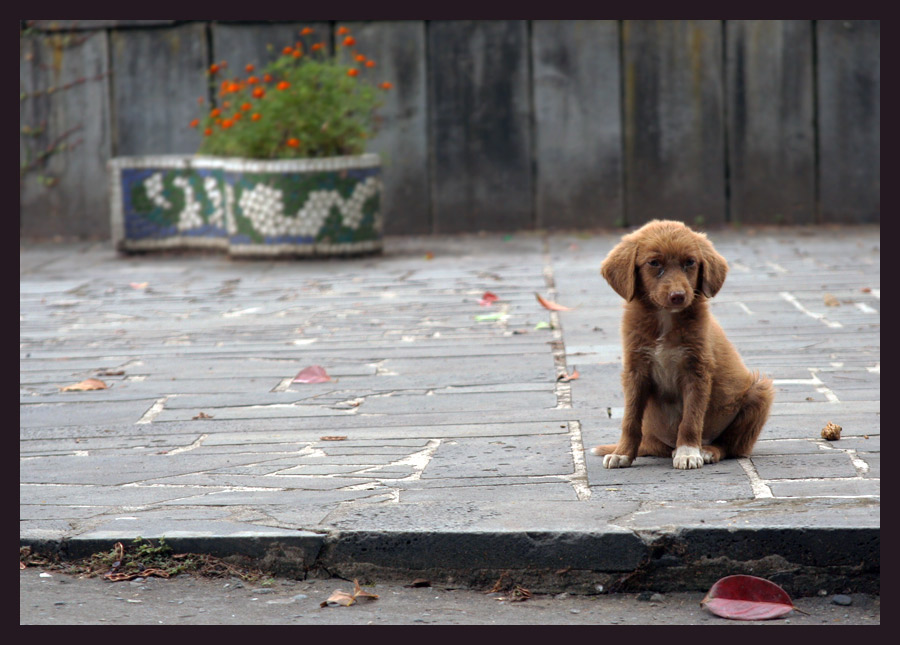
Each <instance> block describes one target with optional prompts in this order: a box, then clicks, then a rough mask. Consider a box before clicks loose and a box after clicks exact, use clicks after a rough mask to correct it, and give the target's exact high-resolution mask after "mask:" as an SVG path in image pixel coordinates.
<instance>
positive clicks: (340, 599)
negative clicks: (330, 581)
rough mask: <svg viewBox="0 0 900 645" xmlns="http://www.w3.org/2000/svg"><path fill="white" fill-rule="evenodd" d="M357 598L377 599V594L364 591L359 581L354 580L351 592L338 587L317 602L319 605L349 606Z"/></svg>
mask: <svg viewBox="0 0 900 645" xmlns="http://www.w3.org/2000/svg"><path fill="white" fill-rule="evenodd" d="M358 598H363V599H365V600H377V599H378V594H374V593H369V592H368V591H365V590H364V589H363V588H362V587H360V586H359V581H358V580H354V581H353V593H352V594H351V593H347V592H346V591H342V590H340V589H335V590H334V592H333V593H332V594H331V595H330V596H328V599H327V600H324V601H322V602H321V603H319V607H329V606H331V607H334V606H339V607H349V606H350V605H353V604H355V603H356V601H357V599H358Z"/></svg>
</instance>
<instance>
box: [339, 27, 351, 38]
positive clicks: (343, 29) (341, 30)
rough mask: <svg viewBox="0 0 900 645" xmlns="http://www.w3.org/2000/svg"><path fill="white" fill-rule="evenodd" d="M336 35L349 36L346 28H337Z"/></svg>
mask: <svg viewBox="0 0 900 645" xmlns="http://www.w3.org/2000/svg"><path fill="white" fill-rule="evenodd" d="M337 33H338V36H343V35H344V34H349V33H350V30H349V29H347V28H346V27H338V31H337Z"/></svg>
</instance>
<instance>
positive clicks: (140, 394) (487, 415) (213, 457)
mask: <svg viewBox="0 0 900 645" xmlns="http://www.w3.org/2000/svg"><path fill="white" fill-rule="evenodd" d="M621 234H622V231H593V232H584V233H578V234H567V233H553V234H545V233H517V234H514V235H511V236H508V235H498V234H485V235H460V236H434V237H395V238H388V239H386V241H385V251H384V253H383V254H381V255H379V256H369V257H360V258H347V259H341V260H330V259H307V260H302V261H294V262H287V261H232V260H229V259H228V258H223V257H220V256H213V255H208V254H188V253H184V254H176V253H160V254H146V255H139V256H122V255H118V254H116V253H115V252H114V250H113V249H112V248H111V246H110V245H109V244H106V243H77V244H65V243H60V244H38V245H32V244H29V243H23V244H22V246H21V250H20V289H19V299H20V300H19V302H20V339H19V341H20V357H19V360H20V413H19V420H20V421H19V438H20V442H19V446H20V448H19V451H20V467H19V480H20V542H21V543H22V544H28V545H32V546H34V547H35V548H40V549H42V550H47V551H55V552H58V553H60V554H62V555H65V556H69V557H75V556H78V555H87V554H89V553H91V552H92V551H96V550H106V549H108V548H110V546H111V545H112V544H113V543H115V542H116V541H127V540H131V539H134V538H136V537H138V536H141V537H143V538H149V539H154V538H161V537H165V538H166V540H167V541H168V542H170V543H171V544H173V546H175V548H177V549H180V550H184V551H189V550H194V551H198V552H208V553H213V554H216V555H236V554H237V555H245V556H249V557H251V558H256V559H257V560H258V561H259V562H264V563H266V564H267V565H268V566H272V567H273V568H274V569H275V570H278V571H280V572H282V573H286V574H288V575H292V576H296V577H303V576H315V575H334V574H336V575H341V576H344V577H351V576H359V577H364V578H368V579H387V578H390V577H400V578H403V577H404V576H405V577H410V576H412V577H426V576H427V577H429V578H430V579H432V580H434V581H440V580H444V581H452V582H453V583H455V584H470V585H476V586H477V585H479V584H483V583H484V582H485V581H486V580H496V579H497V578H496V576H499V575H500V574H502V573H503V572H504V571H505V572H511V574H512V575H514V576H518V577H519V579H521V580H528V581H529V585H531V586H530V587H529V588H532V589H533V590H535V591H537V590H547V591H574V592H585V593H595V592H596V589H597V588H598V585H600V586H603V587H604V588H605V589H608V590H610V589H611V590H614V591H615V590H627V591H634V590H643V589H653V590H657V591H665V590H697V591H705V590H707V589H708V588H709V585H710V584H711V582H714V581H715V580H716V579H717V578H718V577H722V576H724V575H729V574H732V573H752V574H754V575H763V576H768V577H770V578H771V579H773V580H775V581H777V582H778V583H779V584H781V585H782V586H784V587H785V588H786V589H787V590H788V591H789V592H791V593H794V594H806V593H813V594H814V593H816V592H817V591H818V590H819V589H822V588H826V589H834V590H835V592H844V591H846V590H851V591H860V592H870V593H871V592H875V593H877V592H878V591H879V589H880V555H879V549H880V423H881V420H880V375H881V366H880V300H881V292H880V273H879V267H880V257H879V253H880V238H879V235H880V232H879V229H878V228H874V227H820V228H819V227H817V228H781V229H776V228H742V229H740V230H732V229H719V230H712V231H709V236H710V238H711V239H712V241H713V242H714V244H715V245H716V247H717V249H718V250H719V251H720V252H721V253H722V254H723V255H724V256H725V257H726V259H728V261H729V265H730V272H729V274H728V279H727V280H726V282H725V286H724V287H723V289H722V291H721V292H720V293H719V294H718V295H717V297H716V298H715V299H714V300H713V301H712V303H711V307H712V311H713V313H714V315H716V316H717V318H718V319H719V321H720V322H721V324H722V326H723V328H724V329H725V331H726V333H727V334H728V336H729V338H730V339H731V340H732V341H733V343H734V344H735V345H736V347H737V348H738V350H739V351H740V352H741V354H742V357H743V358H744V361H745V363H746V364H747V366H748V367H750V368H751V369H757V370H760V371H761V372H763V373H765V374H769V375H770V376H771V377H772V378H773V379H774V385H775V389H776V401H775V404H774V406H773V409H772V413H771V415H770V418H769V420H768V422H767V424H766V426H765V428H764V429H763V432H762V435H761V437H760V440H759V442H758V443H757V446H756V449H755V451H754V453H753V454H752V455H751V456H750V457H747V458H742V459H734V460H726V461H724V462H720V463H718V464H709V465H706V466H704V467H703V468H701V469H699V470H696V471H678V470H675V469H673V468H672V466H671V460H669V459H664V458H639V459H638V460H637V461H636V463H635V464H634V466H633V467H631V468H628V469H620V470H606V469H604V468H603V467H602V462H601V460H600V459H599V458H598V457H595V456H593V455H592V454H590V451H589V450H590V448H591V447H592V446H593V445H596V444H598V443H613V442H615V441H616V440H617V438H618V435H619V431H620V427H621V422H622V413H623V409H622V406H623V405H624V398H623V395H622V386H621V380H620V372H621V355H622V352H621V341H620V336H619V325H620V317H621V306H622V301H621V299H620V298H619V297H618V296H617V295H616V294H615V293H614V292H613V291H612V289H610V288H609V286H608V285H607V284H606V283H605V282H604V280H603V278H602V277H601V276H600V274H599V265H600V262H601V261H602V259H603V258H604V257H605V255H606V254H607V253H608V252H609V250H610V249H611V248H612V246H613V245H614V244H615V243H616V242H617V241H618V239H619V237H620V235H621ZM145 282H146V283H147V284H146V286H141V284H142V283H145ZM132 283H134V284H132ZM485 291H491V292H493V293H495V294H496V295H497V296H498V298H499V300H498V301H497V302H495V303H493V304H492V305H489V306H483V305H481V304H479V300H480V299H481V296H482V295H483V294H484V292H485ZM535 293H539V294H541V295H542V296H543V297H544V298H546V299H547V300H551V301H555V302H558V303H560V304H562V305H565V306H567V307H570V308H571V309H569V310H563V311H549V310H547V309H544V308H542V307H541V306H540V305H539V304H538V302H537V299H536V298H535ZM827 295H830V296H833V297H834V298H836V299H837V302H838V305H837V306H833V302H834V301H833V300H831V299H829V298H826V296H827ZM829 302H831V303H832V305H829V304H828V303H829ZM311 365H320V366H322V367H323V368H325V370H326V371H327V373H328V375H329V376H330V378H331V380H330V381H328V382H325V383H319V384H302V383H293V382H292V379H293V377H294V376H295V375H296V374H297V373H298V372H300V370H302V369H304V368H306V367H309V366H311ZM576 369H577V370H578V372H579V377H578V379H577V380H573V381H568V382H567V381H564V380H559V377H561V376H562V375H564V374H571V373H572V372H573V371H574V370H576ZM86 378H99V379H102V380H103V381H104V382H105V383H106V384H107V386H108V387H107V389H105V390H96V391H90V392H64V391H62V390H61V387H63V386H65V385H68V384H72V383H76V382H78V381H80V380H84V379H86ZM201 413H202V414H201ZM829 421H830V422H833V423H837V424H838V425H841V426H842V427H843V432H842V436H841V439H840V440H838V441H825V440H824V439H823V438H822V437H821V431H822V428H823V427H824V426H825V424H826V423H828V422H829Z"/></svg>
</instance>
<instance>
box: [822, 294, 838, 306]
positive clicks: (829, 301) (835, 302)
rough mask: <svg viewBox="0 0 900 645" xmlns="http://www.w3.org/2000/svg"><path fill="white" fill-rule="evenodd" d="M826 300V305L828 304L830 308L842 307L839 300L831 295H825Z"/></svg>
mask: <svg viewBox="0 0 900 645" xmlns="http://www.w3.org/2000/svg"><path fill="white" fill-rule="evenodd" d="M824 300H825V304H826V305H827V306H828V307H840V306H841V303H840V302H839V301H838V299H837V298H835V297H834V296H833V295H831V294H830V293H826V294H825V298H824Z"/></svg>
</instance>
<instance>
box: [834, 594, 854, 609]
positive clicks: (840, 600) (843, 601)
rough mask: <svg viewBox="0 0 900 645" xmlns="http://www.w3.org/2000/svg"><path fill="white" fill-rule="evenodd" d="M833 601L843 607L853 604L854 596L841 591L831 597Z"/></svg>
mask: <svg viewBox="0 0 900 645" xmlns="http://www.w3.org/2000/svg"><path fill="white" fill-rule="evenodd" d="M831 602H833V603H834V604H835V605H841V606H842V607H847V606H848V605H852V604H853V598H851V597H850V596H845V595H844V594H842V593H839V594H837V595H835V596H832V597H831Z"/></svg>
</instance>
